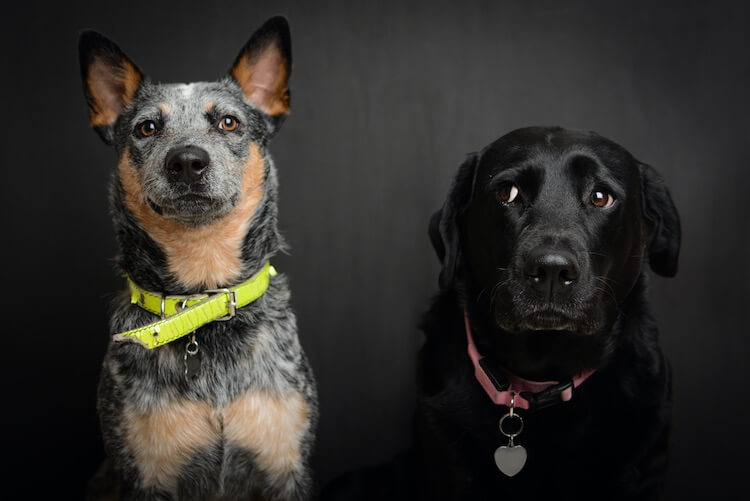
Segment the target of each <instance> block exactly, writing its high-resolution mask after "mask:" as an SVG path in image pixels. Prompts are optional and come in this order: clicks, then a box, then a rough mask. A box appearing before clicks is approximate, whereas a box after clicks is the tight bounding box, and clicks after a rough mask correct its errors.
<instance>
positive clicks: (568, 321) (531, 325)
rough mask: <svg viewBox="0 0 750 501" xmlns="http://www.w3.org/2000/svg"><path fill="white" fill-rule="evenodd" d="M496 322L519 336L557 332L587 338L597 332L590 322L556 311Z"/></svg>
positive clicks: (508, 318)
mask: <svg viewBox="0 0 750 501" xmlns="http://www.w3.org/2000/svg"><path fill="white" fill-rule="evenodd" d="M496 322H497V325H498V327H500V328H501V329H502V330H504V331H507V332H512V333H519V334H523V333H540V332H555V333H560V334H571V335H577V336H586V335H589V334H591V333H592V332H594V331H595V330H596V329H595V326H594V325H593V324H590V323H589V322H585V321H581V320H579V319H577V318H574V317H572V316H570V315H568V314H565V313H561V312H558V311H554V310H542V311H537V312H534V313H532V314H529V315H525V316H523V317H520V318H518V319H512V318H510V317H508V316H506V315H503V316H501V317H500V318H497V320H496Z"/></svg>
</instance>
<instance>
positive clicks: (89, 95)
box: [78, 31, 143, 144]
mask: <svg viewBox="0 0 750 501" xmlns="http://www.w3.org/2000/svg"><path fill="white" fill-rule="evenodd" d="M78 55H79V58H80V61H81V78H82V79H83V92H84V94H85V95H86V101H87V102H88V105H89V120H90V122H91V127H93V128H94V129H95V130H96V131H97V132H98V133H99V135H100V136H101V137H102V139H103V140H104V142H105V143H107V144H110V143H111V142H112V139H113V138H114V124H115V122H116V121H117V117H118V116H120V112H122V110H123V109H124V108H125V107H126V106H127V105H128V104H130V102H131V101H132V99H133V96H134V95H135V92H136V91H137V90H138V86H139V85H140V84H141V81H142V80H143V74H142V73H141V70H139V69H138V67H137V66H136V65H135V64H134V63H133V62H132V61H131V60H130V59H128V57H127V56H126V55H125V54H124V53H123V52H122V51H121V50H120V48H119V47H118V46H117V45H116V44H115V43H114V42H113V41H111V40H109V39H108V38H106V37H104V36H103V35H101V34H99V33H97V32H95V31H84V32H83V33H81V36H80V37H79V39H78Z"/></svg>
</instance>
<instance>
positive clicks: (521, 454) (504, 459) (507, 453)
mask: <svg viewBox="0 0 750 501" xmlns="http://www.w3.org/2000/svg"><path fill="white" fill-rule="evenodd" d="M514 401H515V395H514V396H511V399H510V410H509V411H508V413H507V414H506V415H504V416H503V417H502V418H500V425H499V427H500V433H502V434H503V435H505V436H506V437H508V445H501V446H500V447H498V448H497V449H495V464H496V465H497V469H498V470H500V471H501V472H502V473H503V474H505V475H507V476H509V477H513V476H515V475H516V474H518V472H520V471H521V470H522V469H523V467H524V465H526V449H525V448H524V447H523V446H522V445H516V444H515V443H514V442H513V440H514V439H515V438H516V437H517V436H518V435H520V434H521V431H523V419H521V416H519V415H518V414H516V413H515V409H514V407H513V403H514ZM508 420H511V421H513V420H517V421H518V423H517V425H516V428H515V429H513V430H511V431H508V430H507V428H508V426H509V425H510V424H511V423H510V422H509V421H508Z"/></svg>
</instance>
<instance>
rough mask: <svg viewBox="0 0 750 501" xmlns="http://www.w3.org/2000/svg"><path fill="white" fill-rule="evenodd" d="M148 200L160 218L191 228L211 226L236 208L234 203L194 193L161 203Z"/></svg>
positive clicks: (161, 201)
mask: <svg viewBox="0 0 750 501" xmlns="http://www.w3.org/2000/svg"><path fill="white" fill-rule="evenodd" d="M146 200H147V202H148V205H149V206H150V207H151V208H152V209H153V210H154V212H156V213H157V214H159V215H160V216H163V217H166V218H168V219H171V220H173V221H176V222H178V223H181V224H183V225H185V226H190V227H199V226H205V225H207V224H211V223H213V222H215V221H216V220H218V219H220V218H221V217H223V216H225V215H227V214H228V213H229V212H230V211H231V210H232V208H233V207H234V206H235V203H234V202H233V201H227V200H222V199H216V198H212V197H208V196H205V195H201V194H194V193H190V194H186V195H181V196H178V197H175V198H171V199H168V200H160V201H159V202H156V201H155V200H153V199H152V198H147V199H146Z"/></svg>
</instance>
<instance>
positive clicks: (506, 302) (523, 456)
mask: <svg viewBox="0 0 750 501" xmlns="http://www.w3.org/2000/svg"><path fill="white" fill-rule="evenodd" d="M430 236H431V238H432V242H433V245H434V246H435V248H436V250H437V253H438V255H439V257H440V259H441V260H442V271H441V274H440V285H441V293H440V295H439V296H438V298H437V299H436V301H435V302H434V304H433V306H432V308H431V309H430V311H429V312H428V314H427V315H426V317H425V319H424V322H423V330H424V332H425V335H426V342H425V345H424V347H423V348H422V351H421V353H420V388H421V395H420V399H419V402H418V406H417V413H416V420H415V429H416V433H415V444H414V448H413V449H412V450H411V451H410V452H409V453H407V454H405V455H403V456H402V457H400V458H399V459H398V460H397V461H395V462H393V463H391V464H390V465H388V466H385V467H381V468H378V469H375V470H371V471H369V472H368V473H367V474H365V475H358V476H354V477H349V478H348V480H343V481H340V482H338V483H336V484H334V486H333V487H332V488H331V489H330V490H329V493H330V496H331V497H332V498H336V497H338V498H350V499H356V498H369V499H396V498H400V499H430V500H437V499H455V500H469V499H482V500H484V499H545V498H546V497H547V496H550V497H552V496H554V499H597V500H609V499H621V498H629V499H652V498H655V497H658V495H659V492H660V487H661V485H662V480H663V476H664V472H665V468H666V461H667V446H668V435H669V427H670V399H671V376H670V369H669V366H668V364H667V361H666V360H665V358H664V356H663V354H662V352H661V350H660V348H659V345H658V332H657V327H656V324H655V322H654V319H653V317H652V316H651V313H650V312H649V308H648V305H647V302H646V286H647V276H646V273H645V271H644V263H645V262H646V261H648V262H649V263H650V265H651V268H652V269H653V270H654V271H655V272H656V273H658V274H660V275H664V276H673V275H674V274H675V273H676V271H677V261H678V253H679V247H680V223H679V217H678V214H677V212H676V209H675V207H674V205H673V203H672V200H671V198H670V195H669V192H668V191H667V189H666V187H665V186H664V183H663V181H662V179H661V177H660V176H659V175H658V174H657V172H656V171H655V170H654V169H653V168H651V167H649V166H647V165H644V164H642V163H640V162H639V161H637V160H636V159H635V158H633V156H631V155H630V154H629V153H628V152H627V151H625V149H623V148H622V147H620V146H618V145H617V144H615V143H613V142H612V141H609V140H607V139H605V138H603V137H601V136H598V135H596V134H594V133H582V132H575V131H568V130H564V129H560V128H542V127H535V128H527V129H520V130H517V131H514V132H511V133H510V134H508V135H506V136H504V137H502V138H500V139H499V140H497V141H495V142H494V143H492V144H491V145H489V146H488V147H486V148H485V149H484V150H483V151H481V152H480V153H477V154H472V155H469V157H468V158H467V160H466V161H465V162H464V164H463V165H462V166H461V167H460V169H459V171H458V173H457V175H456V178H455V180H454V182H453V185H452V188H451V190H450V193H449V195H448V199H447V201H446V202H445V205H444V206H443V208H442V210H441V211H439V212H438V213H437V214H435V216H434V217H433V219H432V221H431V225H430ZM469 340H472V341H473V344H474V346H473V349H471V350H470V349H469ZM469 352H471V356H470V354H469ZM481 356H484V358H482V359H481V360H480V357H481ZM538 381H552V382H549V383H537V382H538ZM503 417H505V419H504V420H503V422H502V423H500V421H501V420H502V419H503ZM522 448H523V449H522ZM363 484H364V485H363ZM358 491H359V492H358ZM362 491H364V492H362ZM355 492H357V493H356V494H355Z"/></svg>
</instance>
